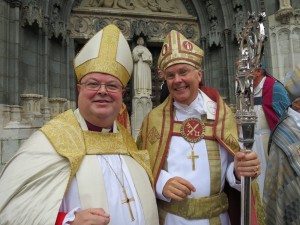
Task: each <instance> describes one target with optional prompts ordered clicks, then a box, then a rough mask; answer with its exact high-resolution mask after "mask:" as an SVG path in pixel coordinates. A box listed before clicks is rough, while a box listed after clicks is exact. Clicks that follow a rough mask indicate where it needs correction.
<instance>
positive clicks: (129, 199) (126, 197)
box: [121, 187, 134, 221]
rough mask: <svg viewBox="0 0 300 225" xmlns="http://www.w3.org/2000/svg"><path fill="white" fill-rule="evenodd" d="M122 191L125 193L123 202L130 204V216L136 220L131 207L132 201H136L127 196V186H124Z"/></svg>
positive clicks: (132, 219)
mask: <svg viewBox="0 0 300 225" xmlns="http://www.w3.org/2000/svg"><path fill="white" fill-rule="evenodd" d="M122 191H123V194H124V197H125V199H124V200H122V202H121V203H122V204H124V203H126V204H127V206H128V210H129V214H130V218H131V221H134V216H133V213H132V209H131V206H130V202H132V201H134V198H133V197H132V198H128V196H127V193H126V190H125V187H122Z"/></svg>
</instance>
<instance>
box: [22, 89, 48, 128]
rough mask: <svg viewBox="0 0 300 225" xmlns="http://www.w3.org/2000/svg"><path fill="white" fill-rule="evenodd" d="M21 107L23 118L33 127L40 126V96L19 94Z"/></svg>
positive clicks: (41, 122)
mask: <svg viewBox="0 0 300 225" xmlns="http://www.w3.org/2000/svg"><path fill="white" fill-rule="evenodd" d="M20 97H21V100H22V106H23V113H22V115H23V118H24V119H25V120H26V121H28V122H30V123H32V125H33V124H34V125H33V126H34V127H36V126H38V127H40V126H42V124H43V121H42V114H41V99H42V98H43V96H42V95H38V94H21V95H20Z"/></svg>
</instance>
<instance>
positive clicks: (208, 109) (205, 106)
mask: <svg viewBox="0 0 300 225" xmlns="http://www.w3.org/2000/svg"><path fill="white" fill-rule="evenodd" d="M173 105H174V107H175V109H176V110H178V111H179V112H181V113H183V114H187V115H190V114H191V115H193V114H194V113H197V114H200V115H202V114H206V115H207V119H211V120H214V119H215V117H216V108H217V104H216V103H215V102H214V101H213V100H211V99H210V98H209V97H208V96H207V95H206V94H205V93H204V92H203V91H201V90H199V92H198V95H197V97H196V99H195V100H194V101H193V102H192V103H191V104H190V105H185V104H181V103H178V102H176V101H175V100H174V103H173Z"/></svg>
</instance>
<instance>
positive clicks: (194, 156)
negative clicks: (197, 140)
mask: <svg viewBox="0 0 300 225" xmlns="http://www.w3.org/2000/svg"><path fill="white" fill-rule="evenodd" d="M187 158H188V159H191V160H192V170H195V159H197V158H199V155H195V152H194V150H192V153H191V155H188V156H187Z"/></svg>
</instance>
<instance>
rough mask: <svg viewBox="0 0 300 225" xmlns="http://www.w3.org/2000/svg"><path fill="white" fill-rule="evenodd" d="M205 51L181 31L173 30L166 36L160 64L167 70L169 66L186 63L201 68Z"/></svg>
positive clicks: (159, 60) (161, 67) (159, 59)
mask: <svg viewBox="0 0 300 225" xmlns="http://www.w3.org/2000/svg"><path fill="white" fill-rule="evenodd" d="M203 55H204V51H203V50H202V49H201V48H199V47H198V46H197V45H195V44H194V43H193V42H191V41H189V40H188V39H187V38H186V37H185V36H183V35H182V34H181V33H180V32H178V31H175V30H172V31H171V32H170V33H169V34H168V35H167V37H166V38H165V41H164V44H163V46H162V49H161V52H160V55H159V58H158V66H159V68H160V69H161V70H163V71H164V70H166V69H167V68H168V67H169V66H172V65H175V64H178V63H185V64H189V65H192V66H194V67H195V68H197V69H198V68H200V66H201V63H202V58H203Z"/></svg>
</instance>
